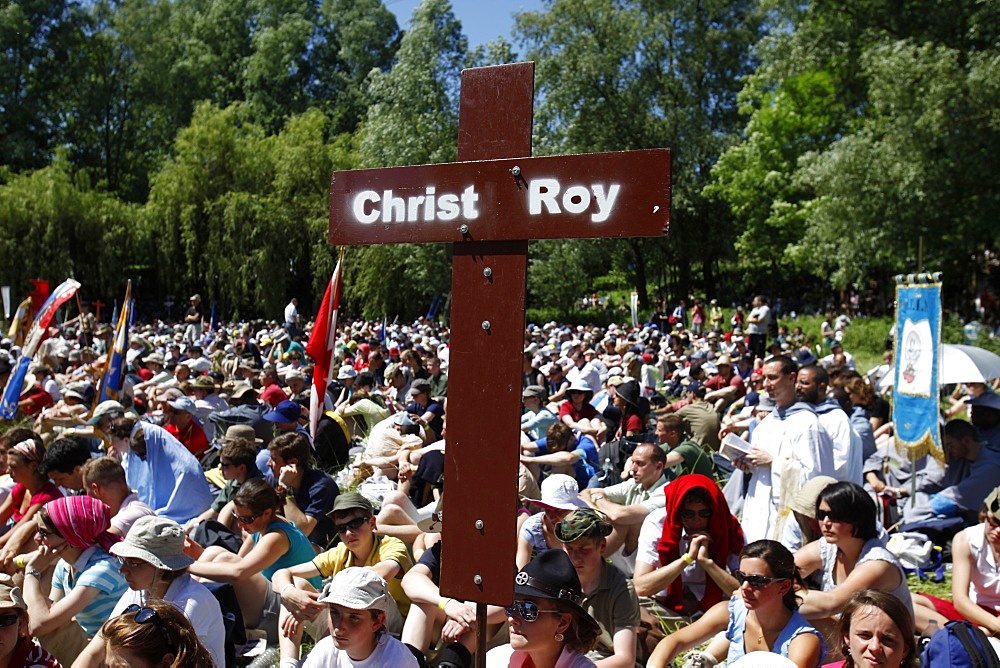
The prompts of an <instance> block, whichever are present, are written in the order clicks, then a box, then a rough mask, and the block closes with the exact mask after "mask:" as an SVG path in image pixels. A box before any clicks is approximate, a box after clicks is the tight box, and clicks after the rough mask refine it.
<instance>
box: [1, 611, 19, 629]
mask: <svg viewBox="0 0 1000 668" xmlns="http://www.w3.org/2000/svg"><path fill="white" fill-rule="evenodd" d="M20 618H21V613H19V612H15V613H13V614H10V615H3V616H0V629H5V628H7V627H8V626H12V625H14V624H17V620H18V619H20Z"/></svg>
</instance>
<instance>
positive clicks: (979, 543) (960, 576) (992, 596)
mask: <svg viewBox="0 0 1000 668" xmlns="http://www.w3.org/2000/svg"><path fill="white" fill-rule="evenodd" d="M979 519H980V522H979V524H976V525H975V526H971V527H969V528H968V529H965V530H963V531H960V532H958V533H957V534H955V538H954V539H953V540H952V543H951V558H952V572H951V598H952V600H951V601H946V600H944V599H941V598H938V597H936V596H931V595H929V594H914V596H913V603H914V606H915V610H916V613H917V625H918V626H920V622H921V618H923V619H924V620H926V621H929V620H931V619H934V620H935V621H937V623H938V626H939V627H944V625H945V624H946V623H947V622H949V621H951V620H958V619H967V620H969V621H970V622H972V623H974V624H975V625H976V626H979V627H981V628H982V629H983V631H985V632H986V635H987V636H989V637H990V643H992V645H993V648H994V649H996V650H998V651H1000V640H998V638H1000V487H997V488H996V489H994V490H993V491H992V492H990V495H989V496H987V497H986V500H985V501H984V502H983V507H982V510H980V511H979ZM926 621H924V624H926Z"/></svg>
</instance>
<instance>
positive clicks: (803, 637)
mask: <svg viewBox="0 0 1000 668" xmlns="http://www.w3.org/2000/svg"><path fill="white" fill-rule="evenodd" d="M735 575H736V579H737V580H739V582H740V588H739V590H738V591H737V593H736V594H734V595H733V596H732V598H730V600H729V601H728V602H726V601H723V602H720V603H717V604H716V605H714V606H712V607H711V608H710V609H709V610H708V612H706V613H705V614H704V615H703V616H702V617H701V618H699V619H698V620H697V621H695V622H694V623H692V624H691V625H690V626H686V627H684V628H682V629H680V630H679V631H677V632H675V633H672V634H671V635H669V636H667V637H666V638H664V639H663V640H661V641H660V644H659V645H657V647H656V650H655V651H654V652H653V654H652V656H650V658H649V661H648V662H647V664H646V665H647V666H648V667H649V668H663V667H664V666H667V665H670V662H671V661H672V660H673V659H674V658H675V657H676V656H677V655H678V654H679V653H681V652H683V651H685V650H688V649H691V648H692V647H694V646H696V645H699V644H701V643H702V642H704V641H705V640H707V639H708V638H710V637H712V636H714V635H715V634H716V633H718V632H720V631H725V637H726V640H727V641H728V643H727V644H728V651H727V655H726V660H725V664H726V665H730V664H733V663H734V662H736V661H738V660H739V659H741V658H742V657H743V656H746V655H749V654H751V653H755V652H770V653H772V658H773V659H774V660H773V661H771V662H770V664H769V665H777V664H778V663H779V661H778V660H777V657H776V656H774V655H778V656H782V657H785V658H787V659H789V660H790V661H791V662H792V664H794V665H795V666H797V667H798V668H818V666H819V665H820V660H821V659H822V658H823V654H824V647H823V640H822V638H821V637H820V635H819V632H818V631H817V630H816V629H814V628H813V627H812V626H811V625H810V624H809V623H808V622H807V621H806V620H805V619H804V618H803V617H802V615H800V614H799V613H798V612H797V611H796V608H797V607H798V600H797V597H796V593H795V585H796V584H797V583H798V582H799V579H798V576H797V574H796V571H795V559H794V557H793V556H792V553H791V552H789V551H788V548H786V547H785V546H784V545H782V544H781V543H778V542H776V541H773V540H758V541H755V542H753V543H750V544H749V545H747V546H746V547H744V548H743V551H742V552H741V554H740V568H739V570H738V571H736V573H735ZM713 645H715V643H713ZM712 649H713V650H716V649H718V650H722V647H713V648H712ZM712 660H713V661H714V660H715V659H714V657H712ZM710 663H711V662H710Z"/></svg>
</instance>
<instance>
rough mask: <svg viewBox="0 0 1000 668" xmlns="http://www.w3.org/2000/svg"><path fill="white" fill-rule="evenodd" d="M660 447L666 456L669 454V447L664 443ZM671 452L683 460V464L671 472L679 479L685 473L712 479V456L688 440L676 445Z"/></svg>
mask: <svg viewBox="0 0 1000 668" xmlns="http://www.w3.org/2000/svg"><path fill="white" fill-rule="evenodd" d="M660 447H661V448H663V449H664V451H665V452H667V454H669V453H670V452H671V450H670V446H668V445H667V444H666V443H661V444H660ZM673 452H676V453H677V454H679V455H680V456H681V457H682V458H683V459H684V461H683V463H681V464H678V465H677V466H674V467H673V468H672V469H671V470H672V471H673V472H674V475H675V476H677V477H680V476H682V475H684V474H685V473H700V474H702V475H706V476H708V477H709V478H712V477H714V471H713V470H712V455H710V454H709V453H708V452H706V451H705V449H704V448H703V447H701V446H700V445H698V444H697V443H695V442H694V441H692V440H691V439H688V440H686V441H683V442H681V443H678V444H677V447H676V448H674V449H673Z"/></svg>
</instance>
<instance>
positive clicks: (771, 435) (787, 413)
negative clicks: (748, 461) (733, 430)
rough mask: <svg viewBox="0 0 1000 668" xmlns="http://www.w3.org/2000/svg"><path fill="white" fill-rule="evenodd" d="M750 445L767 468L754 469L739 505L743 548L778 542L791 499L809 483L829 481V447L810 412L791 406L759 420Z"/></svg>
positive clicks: (807, 408) (806, 407)
mask: <svg viewBox="0 0 1000 668" xmlns="http://www.w3.org/2000/svg"><path fill="white" fill-rule="evenodd" d="M750 444H751V445H752V446H753V447H755V448H759V449H761V450H764V451H766V452H768V453H769V454H770V455H771V463H770V464H769V465H767V466H758V467H756V468H754V470H753V472H752V473H751V475H750V484H749V487H748V488H747V495H746V500H745V502H744V504H743V520H742V525H743V534H744V536H745V537H746V542H747V543H751V542H753V541H755V540H761V539H763V538H770V539H772V540H778V541H780V540H781V538H782V532H783V529H784V522H783V521H780V520H781V519H782V518H783V517H784V516H786V515H787V514H788V513H789V512H790V511H789V508H788V502H790V501H791V496H792V495H794V493H795V492H796V491H798V490H799V489H800V488H801V487H802V485H803V483H805V482H806V481H807V480H809V479H810V478H814V477H815V476H818V475H829V476H832V475H833V472H834V464H833V453H832V452H831V447H830V441H829V439H828V438H827V436H826V434H825V432H824V431H823V429H822V427H821V426H820V424H819V419H818V418H817V417H816V413H815V412H814V411H813V409H812V406H809V405H808V404H805V403H802V402H796V403H794V404H792V405H791V406H788V407H787V408H785V409H780V408H779V409H777V410H775V411H773V412H772V413H771V414H770V415H768V416H767V417H766V418H764V419H763V420H762V421H761V423H760V424H758V425H757V426H756V427H755V428H754V431H753V436H752V437H751V439H750ZM789 475H792V476H793V478H788V476H789ZM783 477H784V479H785V480H784V482H785V485H786V489H785V494H784V496H782V480H783ZM779 501H784V503H780V502H779ZM776 531H777V535H775V533H776Z"/></svg>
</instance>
